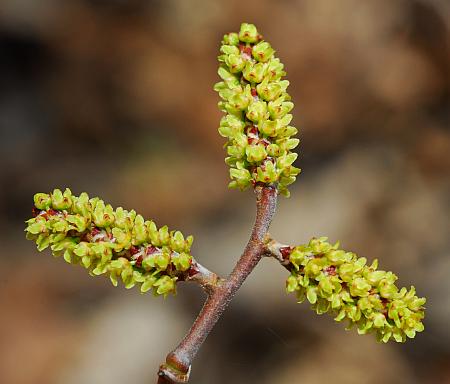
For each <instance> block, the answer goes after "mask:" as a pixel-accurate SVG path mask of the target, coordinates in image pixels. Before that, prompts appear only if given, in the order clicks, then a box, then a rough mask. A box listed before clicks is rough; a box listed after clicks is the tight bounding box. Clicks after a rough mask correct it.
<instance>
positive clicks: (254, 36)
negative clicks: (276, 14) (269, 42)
mask: <svg viewBox="0 0 450 384" xmlns="http://www.w3.org/2000/svg"><path fill="white" fill-rule="evenodd" d="M258 39H259V34H258V31H257V30H256V27H255V26H254V25H253V24H247V23H242V24H241V29H240V31H239V40H240V41H242V42H244V43H256V42H257V41H258Z"/></svg>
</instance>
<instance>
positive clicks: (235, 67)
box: [225, 54, 245, 74]
mask: <svg viewBox="0 0 450 384" xmlns="http://www.w3.org/2000/svg"><path fill="white" fill-rule="evenodd" d="M225 63H226V64H227V66H228V68H230V72H231V73H233V74H234V73H239V72H242V70H243V69H244V67H245V60H244V59H243V58H242V56H241V55H239V54H231V55H228V56H227V57H226V58H225Z"/></svg>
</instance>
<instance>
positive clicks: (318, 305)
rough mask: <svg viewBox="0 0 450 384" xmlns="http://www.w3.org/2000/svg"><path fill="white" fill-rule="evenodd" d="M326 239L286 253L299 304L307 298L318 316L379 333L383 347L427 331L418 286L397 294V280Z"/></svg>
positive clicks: (289, 285) (290, 288)
mask: <svg viewBox="0 0 450 384" xmlns="http://www.w3.org/2000/svg"><path fill="white" fill-rule="evenodd" d="M326 240H327V238H326V237H323V238H319V239H312V240H311V241H310V242H309V243H308V244H306V245H301V246H298V247H295V248H290V249H289V250H288V252H286V249H284V253H285V255H286V259H287V256H288V258H289V268H290V270H291V275H290V276H289V277H288V279H287V284H286V285H287V291H288V292H295V293H296V294H297V298H298V301H299V302H303V301H304V300H305V299H307V300H308V301H309V302H310V303H311V304H312V307H313V308H314V309H315V310H316V312H317V313H318V314H322V313H325V312H330V313H332V314H334V315H336V317H335V320H336V321H342V320H348V321H349V328H351V327H352V326H353V325H356V327H357V330H358V333H359V334H365V333H375V334H376V337H377V340H378V341H382V342H385V343H386V342H388V341H389V340H391V339H392V340H395V341H397V342H404V341H405V340H406V337H410V338H413V337H414V336H415V334H416V332H422V331H423V330H424V326H423V323H422V319H423V318H424V307H423V305H424V304H425V301H426V299H425V298H419V297H417V296H416V291H415V288H414V287H411V288H410V290H407V289H406V288H401V289H398V288H397V286H396V285H395V281H396V280H397V276H396V275H394V274H393V273H392V272H386V271H379V270H377V266H378V262H377V260H375V261H374V262H373V263H372V264H371V265H366V262H367V260H366V259H365V258H364V257H357V256H356V255H355V254H354V253H352V252H345V251H343V250H340V249H338V244H335V245H331V244H329V243H328V242H327V241H326ZM286 261H287V260H286Z"/></svg>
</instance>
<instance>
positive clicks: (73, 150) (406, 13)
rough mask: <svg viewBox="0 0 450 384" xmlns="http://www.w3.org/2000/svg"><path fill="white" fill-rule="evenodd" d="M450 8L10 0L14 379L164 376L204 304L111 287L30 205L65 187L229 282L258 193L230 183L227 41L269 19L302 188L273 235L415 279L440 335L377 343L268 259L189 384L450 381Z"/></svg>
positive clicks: (1, 295) (4, 339)
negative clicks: (148, 230)
mask: <svg viewBox="0 0 450 384" xmlns="http://www.w3.org/2000/svg"><path fill="white" fill-rule="evenodd" d="M449 11H450V7H449V3H448V2H446V1H445V0H429V1H425V0H423V1H419V0H366V1H361V0H341V1H333V0H298V1H295V0H283V1H261V0H259V1H256V0H247V1H239V0H228V1H211V0H210V1H199V0H189V1H188V0H185V1H182V0H179V1H175V0H164V1H163V0H160V1H138V0H134V1H125V0H109V1H101V0H96V1H94V0H91V1H87V0H85V1H81V0H66V1H61V0H40V1H33V0H20V1H19V0H2V1H1V4H0V183H1V190H0V233H1V235H0V243H1V251H0V252H1V254H0V272H1V273H0V287H1V289H0V382H1V383H4V384H47V383H48V384H106V383H107V384H119V383H124V382H126V383H127V384H141V383H153V382H154V381H155V372H156V369H157V366H158V364H159V363H160V362H162V361H163V359H164V357H165V355H166V353H167V352H168V351H170V349H171V348H173V347H174V346H175V345H176V344H177V343H178V341H179V340H180V339H181V337H182V336H183V335H184V333H185V332H186V330H187V329H188V328H189V326H190V324H191V322H192V320H193V318H194V317H195V315H196V313H197V311H198V310H199V308H200V306H201V304H202V301H203V294H202V292H201V291H200V290H199V289H198V288H197V287H192V286H182V287H180V289H179V293H178V296H177V297H170V298H168V299H167V300H165V301H164V300H162V299H157V298H152V297H151V296H150V295H140V294H139V293H138V292H137V291H136V290H131V291H126V290H124V289H121V288H113V287H112V286H111V284H110V283H109V282H108V281H107V280H106V279H104V278H91V277H90V276H88V275H87V274H86V273H85V271H84V270H82V269H81V268H75V267H72V266H70V265H68V264H66V263H64V262H63V261H62V260H54V259H53V258H52V257H51V256H50V254H49V252H48V251H46V252H44V253H43V254H39V253H38V252H37V251H36V250H35V248H34V246H33V244H32V243H30V242H27V241H25V239H24V235H23V228H24V224H23V221H24V220H25V219H26V218H28V217H29V216H30V209H31V205H32V195H33V194H34V193H35V192H38V191H50V190H52V189H53V188H54V187H66V186H69V187H70V188H71V189H72V191H73V192H74V193H77V194H78V193H80V192H82V191H88V192H89V193H90V194H91V195H93V196H95V195H99V196H102V197H103V198H104V199H105V200H106V201H109V202H111V203H112V204H113V205H114V206H119V205H121V206H124V207H126V208H135V209H136V210H137V211H138V212H140V213H142V214H143V215H144V216H146V217H149V218H154V219H155V220H156V221H157V223H159V224H161V225H162V224H165V223H167V224H168V225H170V226H171V227H173V228H179V229H181V230H182V231H183V232H185V233H192V234H194V235H195V238H196V241H195V243H194V247H193V252H194V254H195V256H196V257H197V258H198V259H199V260H200V261H201V262H202V263H204V264H205V265H206V266H208V267H210V268H211V269H214V270H216V271H217V272H219V273H220V274H222V275H226V274H227V273H228V272H229V271H230V270H231V268H232V266H233V265H234V263H235V261H236V259H237V257H238V256H239V254H240V252H241V250H242V248H243V246H244V245H245V243H246V240H247V238H248V235H249V231H250V227H251V224H252V222H253V215H254V197H253V196H252V193H251V192H250V191H248V192H246V193H239V192H237V191H229V190H227V188H226V185H227V182H228V175H227V171H228V170H227V167H226V166H225V164H224V163H223V158H224V152H223V149H222V145H223V139H222V138H221V137H219V135H218V133H217V126H218V122H219V118H220V112H219V111H218V110H217V107H216V105H217V101H218V97H217V95H216V94H215V93H214V92H213V90H212V86H213V84H214V83H215V82H216V81H217V79H218V77H217V75H216V69H217V63H216V55H217V50H218V46H219V42H220V40H221V37H222V34H223V33H225V32H229V31H233V30H236V29H238V28H239V25H240V23H241V22H242V21H248V22H254V23H255V24H257V26H258V27H259V29H260V31H261V32H262V33H263V34H264V36H265V37H266V39H267V40H269V41H270V42H271V43H272V44H273V46H274V47H275V49H276V50H277V54H278V55H279V57H280V58H281V59H282V61H283V62H284V63H285V65H286V69H287V71H288V79H289V80H290V82H291V86H290V88H289V92H290V93H291V95H292V97H293V99H294V102H295V105H296V107H295V110H294V116H295V117H294V123H295V125H296V126H298V127H300V132H301V146H300V147H299V152H300V156H299V160H298V162H297V163H298V164H297V165H298V166H300V167H301V168H303V173H302V174H301V176H300V177H299V178H298V181H297V183H296V184H295V186H294V187H293V188H292V197H291V198H290V199H284V198H281V200H280V204H279V211H278V215H277V217H276V219H275V221H274V223H273V226H272V230H271V233H272V234H273V235H274V237H276V238H277V239H279V240H280V241H282V242H287V243H293V244H295V243H300V242H304V241H306V240H308V239H309V237H311V236H313V235H327V236H329V237H330V239H331V240H333V241H335V240H337V239H340V240H341V244H342V246H343V247H344V248H346V249H349V250H354V251H356V252H358V253H359V254H360V255H364V256H366V257H368V258H369V259H373V258H375V257H377V258H379V259H380V264H381V266H382V268H384V269H391V270H393V271H394V272H396V273H397V274H398V275H399V276H400V280H399V283H400V284H401V285H406V286H408V287H409V285H411V284H414V285H415V286H416V288H417V290H418V293H419V294H420V295H424V296H427V297H428V303H427V308H428V309H427V317H426V321H425V326H426V330H425V332H424V333H422V334H419V335H418V336H417V337H416V339H415V340H414V341H409V342H407V343H406V344H402V345H397V344H395V343H391V344H389V345H379V344H377V343H376V342H375V341H374V339H373V338H372V337H370V336H368V337H362V336H358V335H357V334H356V332H345V331H344V329H343V327H342V326H341V325H339V324H336V323H334V322H333V320H332V318H330V317H328V316H325V315H324V316H322V317H319V316H317V315H315V314H314V313H313V312H311V311H310V310H309V308H308V305H307V304H303V305H297V304H296V302H295V298H294V297H293V296H288V295H286V294H285V293H284V280H285V277H286V272H285V271H284V270H282V268H280V266H279V265H277V264H276V263H275V262H274V261H272V260H264V261H263V262H262V263H261V264H260V265H259V266H258V268H257V269H256V270H255V272H254V273H253V274H252V275H251V277H250V278H249V279H248V281H247V282H246V283H245V285H244V287H243V288H242V289H241V291H240V292H239V294H238V296H237V298H236V299H235V300H234V302H233V303H232V305H231V307H230V308H229V310H228V311H227V312H226V314H225V315H224V317H223V318H222V320H221V321H220V322H219V324H218V325H217V326H216V328H215V329H214V331H213V332H212V334H211V335H210V337H209V338H208V340H207V342H206V343H205V345H204V346H203V348H202V349H201V352H200V353H199V355H198V357H197V359H196V360H195V364H194V367H193V372H192V383H196V384H197V383H200V384H211V383H217V384H227V383H237V384H241V383H242V384H244V383H262V384H277V383H280V384H291V383H302V384H316V383H323V382H329V381H333V382H334V383H347V384H353V383H355V384H356V383H358V384H365V383H367V384H369V383H370V384H372V383H373V384H378V383H388V384H389V383H396V384H402V383H405V384H411V383H412V384H415V383H444V382H449V381H450V364H449V363H450V333H449V330H448V329H449V323H450V310H449V309H450V300H449V292H450V283H449V281H450V280H449V272H450V259H449V251H448V250H449V248H450V241H449V224H450V223H449V208H450V206H449V205H450V203H449V192H450V183H449V179H450V157H449V153H450V133H449V125H448V123H449V121H448V117H449V116H448V113H449V104H448V96H449V88H448V59H449V50H448V48H449V46H448V39H449V29H448V28H449V18H448V16H449Z"/></svg>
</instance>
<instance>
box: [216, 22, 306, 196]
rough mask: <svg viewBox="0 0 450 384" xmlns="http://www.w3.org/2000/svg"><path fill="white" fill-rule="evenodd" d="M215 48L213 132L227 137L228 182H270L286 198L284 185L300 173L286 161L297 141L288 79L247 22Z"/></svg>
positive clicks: (292, 157)
mask: <svg viewBox="0 0 450 384" xmlns="http://www.w3.org/2000/svg"><path fill="white" fill-rule="evenodd" d="M220 52H221V54H220V56H219V57H218V59H219V62H220V67H219V71H218V73H219V76H220V77H221V78H222V80H223V81H221V82H219V83H217V84H216V85H215V87H214V89H215V90H216V91H217V92H218V93H219V96H220V97H221V99H222V101H220V102H219V108H220V109H221V110H222V111H223V112H225V113H226V115H225V116H224V117H223V118H222V120H221V122H220V127H219V133H220V135H221V136H223V137H226V138H227V139H228V142H227V144H226V149H227V153H228V157H227V158H226V159H225V161H226V163H227V164H228V165H229V166H230V177H231V179H232V181H231V182H230V184H229V186H230V187H231V188H240V189H242V190H243V189H246V188H247V187H249V186H250V185H256V184H262V185H274V186H277V187H278V190H279V192H280V193H282V194H284V195H286V196H289V191H288V189H287V186H288V185H289V184H292V183H293V182H294V181H295V177H296V176H297V175H298V174H299V173H300V169H298V168H296V167H294V166H293V165H292V164H293V163H294V161H295V159H296V158H297V154H296V153H293V152H291V150H292V149H294V148H295V147H296V146H297V145H298V143H299V140H298V139H296V138H292V137H291V136H294V135H295V134H297V129H296V128H294V127H293V126H291V125H289V124H290V122H291V120H292V115H291V114H289V112H290V111H291V110H292V108H293V107H294V104H293V103H292V102H291V101H290V100H291V97H290V96H289V94H288V93H287V92H286V89H287V87H288V85H289V81H287V80H282V78H283V77H284V76H285V75H286V72H284V70H283V68H284V66H283V64H282V63H281V62H280V59H278V58H276V57H275V56H274V52H275V51H274V50H273V48H272V47H271V46H270V44H269V43H268V42H266V41H264V40H263V39H262V37H261V35H260V34H259V33H258V31H257V30H256V27H255V26H254V25H253V24H246V23H243V24H242V25H241V29H240V32H239V33H229V34H226V35H225V36H224V37H223V41H222V46H221V47H220Z"/></svg>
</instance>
